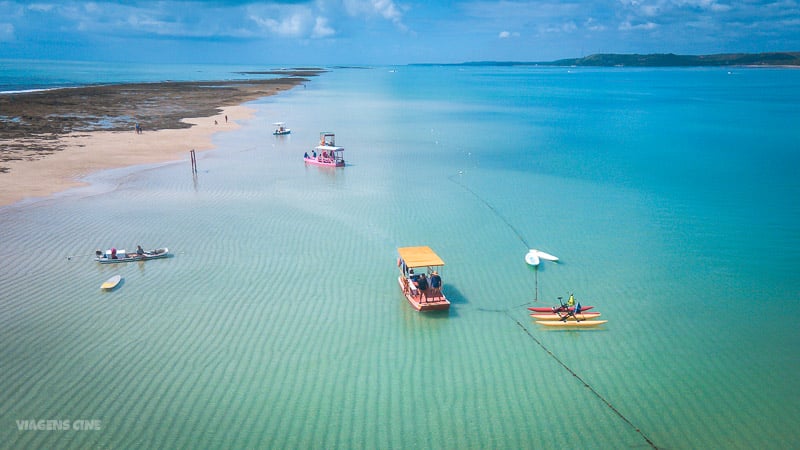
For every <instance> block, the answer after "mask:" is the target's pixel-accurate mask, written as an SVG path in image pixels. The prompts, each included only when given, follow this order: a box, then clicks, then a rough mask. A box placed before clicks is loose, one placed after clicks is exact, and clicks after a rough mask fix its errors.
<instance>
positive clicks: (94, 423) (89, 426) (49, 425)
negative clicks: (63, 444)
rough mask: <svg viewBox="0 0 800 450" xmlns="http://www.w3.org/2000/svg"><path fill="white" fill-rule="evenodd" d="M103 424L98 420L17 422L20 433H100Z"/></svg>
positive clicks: (29, 420) (32, 420)
mask: <svg viewBox="0 0 800 450" xmlns="http://www.w3.org/2000/svg"><path fill="white" fill-rule="evenodd" d="M102 429H103V424H102V423H101V421H100V420H98V419H78V420H70V419H66V420H61V419H48V420H36V419H22V420H19V419H18V420H17V430H19V431H100V430H102Z"/></svg>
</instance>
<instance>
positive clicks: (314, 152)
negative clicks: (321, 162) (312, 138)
mask: <svg viewBox="0 0 800 450" xmlns="http://www.w3.org/2000/svg"><path fill="white" fill-rule="evenodd" d="M311 157H312V158H315V159H316V157H317V151H316V150H313V151H312V152H311Z"/></svg>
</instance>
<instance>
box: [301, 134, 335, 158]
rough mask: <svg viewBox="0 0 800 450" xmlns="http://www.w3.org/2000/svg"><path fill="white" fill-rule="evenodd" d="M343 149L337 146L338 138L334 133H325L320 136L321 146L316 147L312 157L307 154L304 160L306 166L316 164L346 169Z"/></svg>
mask: <svg viewBox="0 0 800 450" xmlns="http://www.w3.org/2000/svg"><path fill="white" fill-rule="evenodd" d="M342 152H344V148H343V147H337V146H336V136H335V135H334V134H333V133H329V132H325V131H323V132H322V133H320V134H319V145H318V146H316V147H314V151H313V152H312V153H311V155H309V154H308V152H306V154H305V155H303V160H304V161H305V162H306V164H314V165H317V166H326V167H344V155H342Z"/></svg>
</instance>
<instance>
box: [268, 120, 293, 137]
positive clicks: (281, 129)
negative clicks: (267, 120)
mask: <svg viewBox="0 0 800 450" xmlns="http://www.w3.org/2000/svg"><path fill="white" fill-rule="evenodd" d="M273 125H275V127H276V128H275V131H273V132H272V134H274V135H275V136H283V135H285V134H289V133H291V132H292V130H290V129H288V128H286V123H285V122H275V123H273Z"/></svg>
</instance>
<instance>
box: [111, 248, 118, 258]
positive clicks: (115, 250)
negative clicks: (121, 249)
mask: <svg viewBox="0 0 800 450" xmlns="http://www.w3.org/2000/svg"><path fill="white" fill-rule="evenodd" d="M111 259H117V248H116V247H113V248H112V249H111Z"/></svg>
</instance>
